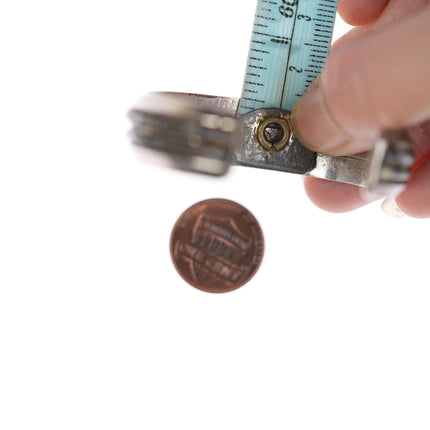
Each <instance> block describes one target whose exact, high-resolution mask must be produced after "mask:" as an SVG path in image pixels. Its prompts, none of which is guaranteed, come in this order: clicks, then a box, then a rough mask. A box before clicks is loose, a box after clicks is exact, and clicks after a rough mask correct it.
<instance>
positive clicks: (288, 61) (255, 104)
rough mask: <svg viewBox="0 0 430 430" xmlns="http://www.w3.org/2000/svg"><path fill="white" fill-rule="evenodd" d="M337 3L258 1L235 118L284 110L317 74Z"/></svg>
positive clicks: (327, 46) (323, 0)
mask: <svg viewBox="0 0 430 430" xmlns="http://www.w3.org/2000/svg"><path fill="white" fill-rule="evenodd" d="M336 9H337V0H290V1H287V0H278V1H273V0H258V4H257V11H256V14H255V21H254V28H253V31H252V38H251V46H250V49H249V56H248V64H247V68H246V73H245V79H244V85H243V90H242V96H241V99H240V102H239V108H238V111H237V116H238V117H241V116H243V115H246V114H248V113H250V112H252V111H254V110H258V109H263V108H278V109H283V110H287V111H291V110H292V109H293V106H294V104H295V103H296V102H297V101H298V99H299V98H300V97H301V96H302V95H303V93H304V92H305V90H306V88H307V87H308V86H309V85H310V84H311V83H312V82H313V81H314V80H315V78H316V77H317V76H318V75H319V73H320V72H321V69H322V67H323V65H324V62H325V59H326V57H327V55H328V53H329V50H330V45H331V39H332V33H333V26H334V21H335V17H336Z"/></svg>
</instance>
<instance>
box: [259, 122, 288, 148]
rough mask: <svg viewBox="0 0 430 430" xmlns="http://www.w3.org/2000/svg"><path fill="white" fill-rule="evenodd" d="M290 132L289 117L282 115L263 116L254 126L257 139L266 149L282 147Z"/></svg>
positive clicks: (286, 141) (284, 145) (285, 144)
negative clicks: (255, 126)
mask: <svg viewBox="0 0 430 430" xmlns="http://www.w3.org/2000/svg"><path fill="white" fill-rule="evenodd" d="M292 133H293V131H292V127H291V122H290V118H289V117H287V116H282V115H270V116H263V117H262V118H261V119H260V122H259V123H258V125H257V128H256V134H257V141H258V143H259V144H260V145H261V146H262V147H263V148H264V149H265V150H266V151H272V150H273V149H274V150H276V151H281V150H282V149H284V148H285V147H286V146H287V145H288V143H289V142H290V138H291V136H292Z"/></svg>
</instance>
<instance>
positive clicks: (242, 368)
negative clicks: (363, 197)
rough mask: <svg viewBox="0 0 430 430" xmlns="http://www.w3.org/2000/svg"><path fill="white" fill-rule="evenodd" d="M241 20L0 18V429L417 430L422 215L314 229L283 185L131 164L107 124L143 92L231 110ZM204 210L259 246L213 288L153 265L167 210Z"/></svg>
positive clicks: (121, 7)
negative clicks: (237, 212)
mask: <svg viewBox="0 0 430 430" xmlns="http://www.w3.org/2000/svg"><path fill="white" fill-rule="evenodd" d="M254 8H255V3H254V2H253V1H249V0H218V1H216V2H208V1H206V2H204V1H201V0H182V1H177V0H176V1H174V0H163V1H152V2H150V1H148V0H139V1H137V0H135V1H133V0H122V1H108V0H105V1H95V0H86V1H81V0H75V1H73V2H72V1H58V0H57V1H47V0H39V1H30V0H22V1H18V0H16V1H9V2H5V4H4V5H3V7H2V12H1V16H0V44H1V67H0V76H1V79H0V85H1V87H0V109H1V112H0V113H1V116H0V205H1V208H0V210H1V211H0V428H1V429H2V430H9V429H44V430H47V429H153V430H158V429H187V430H194V429H199V430H201V429H205V430H212V429H216V430H218V429H223V430H233V429H234V430H241V429H243V430H253V429H259V430H260V429H270V430H277V429H287V428H288V429H294V430H299V429H312V430H314V429H330V430H334V429H342V430H344V429H363V428H366V429H415V430H418V429H428V428H429V426H430V412H429V404H430V388H429V387H430V370H429V367H430V366H429V363H430V347H429V334H430V312H429V309H430V289H429V287H430V282H429V279H428V265H429V256H428V243H429V238H430V233H429V221H428V220H421V221H418V220H412V219H408V218H404V219H401V220H393V219H390V218H388V217H386V216H385V215H384V214H383V213H382V212H381V211H380V209H379V203H376V204H373V205H371V206H369V207H367V208H364V209H361V210H359V211H357V212H354V213H351V214H344V215H333V214H328V213H325V212H323V211H321V210H319V209H317V208H315V207H314V206H313V205H312V204H311V203H310V202H309V201H308V199H307V197H306V196H305V194H304V192H303V187H302V183H301V178H300V177H297V176H294V175H289V174H285V173H276V172H266V171H259V170H253V169H246V168H234V169H233V170H232V172H231V174H229V175H228V176H227V177H225V178H222V179H214V178H206V177H200V176H194V175H192V174H186V173H180V172H175V171H169V170H164V169H161V168H158V167H155V166H153V165H151V164H145V163H141V162H139V161H138V160H137V159H136V158H135V157H134V155H133V153H132V151H131V150H130V145H129V142H128V139H127V136H126V132H127V129H128V128H129V123H128V121H127V119H126V115H125V114H126V111H127V110H128V109H129V107H130V106H131V105H132V104H133V103H134V102H135V101H136V99H138V98H139V97H140V96H141V95H143V94H145V93H146V92H148V91H151V90H176V91H187V92H197V93H206V94H216V95H226V96H235V97H238V96H240V91H241V86H242V78H243V73H244V69H245V63H246V57H247V49H248V43H249V37H250V32H251V27H252V21H253V15H254ZM343 31H345V26H343V27H342V26H341V25H340V23H338V27H337V32H336V34H337V35H338V34H340V33H342V32H343ZM213 197H222V198H229V199H232V200H235V201H238V202H239V203H241V204H243V205H244V206H246V207H247V208H248V209H250V210H251V211H252V212H253V213H254V215H255V216H256V217H257V218H258V220H259V222H260V224H261V226H262V228H263V231H264V234H265V240H266V253H265V258H264V261H263V264H262V266H261V269H260V270H259V272H258V273H257V275H256V276H255V278H254V279H253V280H252V281H251V282H249V284H247V285H246V286H244V287H243V288H241V289H239V290H237V291H235V292H232V293H228V294H225V295H211V294H207V293H203V292H200V291H198V290H196V289H194V288H192V287H190V286H189V285H188V284H186V283H185V282H184V281H183V280H182V278H181V277H180V276H179V275H178V274H177V273H176V272H175V269H174V267H173V265H172V264H171V261H170V255H169V236H170V232H171V228H172V226H173V224H174V222H175V221H176V219H177V218H178V217H179V215H180V214H181V213H182V212H183V211H184V210H185V209H186V208H187V207H189V206H190V205H192V204H194V203H195V202H197V201H200V200H203V199H207V198H213Z"/></svg>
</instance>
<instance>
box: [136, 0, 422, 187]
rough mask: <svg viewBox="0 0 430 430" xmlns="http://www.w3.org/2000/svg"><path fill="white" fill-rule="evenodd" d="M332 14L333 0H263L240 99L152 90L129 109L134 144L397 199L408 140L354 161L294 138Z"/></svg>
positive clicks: (406, 169) (386, 140)
mask: <svg viewBox="0 0 430 430" xmlns="http://www.w3.org/2000/svg"><path fill="white" fill-rule="evenodd" d="M336 10H337V0H258V2H257V11H256V14H255V21H254V27H253V30H252V37H251V44H250V48H249V55H248V61H247V66H246V72H245V79H244V84H243V90H242V96H241V98H240V99H235V98H229V97H216V96H205V95H198V94H184V93H151V94H150V95H149V96H147V97H145V98H144V99H143V100H141V101H140V102H139V103H138V104H137V105H136V106H134V107H133V108H132V109H131V111H130V113H129V117H130V119H131V121H132V123H133V129H132V131H131V138H132V141H133V142H134V143H135V144H136V145H137V146H138V147H140V148H141V147H145V148H149V149H152V150H156V151H157V152H158V153H160V154H162V155H163V156H164V158H167V160H168V162H169V165H171V166H173V167H177V168H180V169H183V170H189V171H193V172H200V173H208V174H212V175H223V174H225V173H226V172H227V170H228V169H229V167H230V165H232V164H233V165H241V166H248V167H258V168H263V169H272V170H280V171H284V172H291V173H298V174H302V175H307V176H313V177H318V178H323V179H329V180H333V181H339V182H345V183H350V184H355V185H360V186H365V187H368V188H369V189H371V191H373V192H378V191H380V192H381V193H382V194H384V195H395V194H398V193H399V192H400V191H401V190H403V188H404V186H405V183H406V181H407V179H408V177H409V174H410V171H411V167H412V164H413V162H414V156H413V152H412V149H411V143H410V140H409V138H408V135H407V134H405V133H403V132H389V133H384V134H382V135H381V136H380V138H378V139H377V141H376V142H375V150H374V151H373V152H371V153H365V154H358V155H355V156H348V157H330V156H327V155H324V154H318V153H315V152H312V151H310V150H308V149H307V148H305V147H304V146H303V145H302V144H301V143H300V142H299V141H298V140H297V138H296V136H295V134H294V130H293V128H292V124H291V121H290V113H291V110H292V109H293V106H294V104H295V103H296V102H297V101H298V99H299V98H300V97H301V96H302V95H303V93H304V92H305V91H306V89H307V88H308V86H309V85H310V84H311V83H312V82H313V81H314V80H315V78H316V77H317V76H318V75H319V73H320V71H321V69H322V67H323V65H324V62H325V60H326V57H327V55H328V53H329V49H330V45H331V39H332V33H333V26H334V21H335V16H336Z"/></svg>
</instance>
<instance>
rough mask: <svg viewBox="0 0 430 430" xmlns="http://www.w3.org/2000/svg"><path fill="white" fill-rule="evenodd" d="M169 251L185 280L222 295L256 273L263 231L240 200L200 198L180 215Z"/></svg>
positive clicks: (261, 254) (262, 248) (261, 253)
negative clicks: (199, 200) (201, 199)
mask: <svg viewBox="0 0 430 430" xmlns="http://www.w3.org/2000/svg"><path fill="white" fill-rule="evenodd" d="M170 252H171V256H172V260H173V263H174V265H175V267H176V270H177V271H178V272H179V274H180V275H181V276H182V277H183V278H184V279H185V281H187V282H188V283H189V284H191V285H192V286H193V287H196V288H198V289H200V290H203V291H207V292H210V293H224V292H227V291H232V290H235V289H237V288H239V287H241V286H242V285H244V284H245V283H247V282H248V281H249V280H250V279H251V278H252V277H253V276H254V274H255V273H256V272H257V270H258V268H259V267H260V264H261V261H262V259H263V253H264V239H263V232H262V230H261V227H260V225H259V224H258V221H257V220H256V219H255V217H254V215H252V213H251V212H249V210H248V209H246V208H244V207H243V206H241V205H239V204H238V203H235V202H232V201H230V200H225V199H210V200H204V201H202V202H199V203H196V204H195V205H193V206H191V207H190V208H188V209H187V210H186V211H185V212H184V213H183V214H182V215H181V216H180V217H179V219H178V221H177V222H176V224H175V226H174V228H173V231H172V235H171V238H170Z"/></svg>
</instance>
